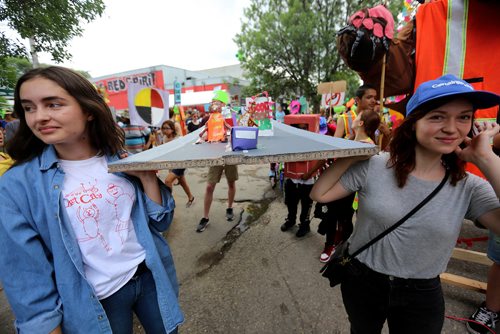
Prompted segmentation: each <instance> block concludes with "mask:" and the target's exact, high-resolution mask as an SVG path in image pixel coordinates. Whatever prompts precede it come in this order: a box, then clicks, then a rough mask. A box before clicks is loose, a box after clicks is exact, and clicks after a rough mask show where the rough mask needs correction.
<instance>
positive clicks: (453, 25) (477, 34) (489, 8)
mask: <svg viewBox="0 0 500 334" xmlns="http://www.w3.org/2000/svg"><path fill="white" fill-rule="evenodd" d="M499 13H500V2H499V1H476V0H435V1H432V2H430V3H426V4H423V5H420V6H419V8H418V11H417V16H416V24H417V41H416V58H415V65H416V66H415V67H416V77H415V89H416V88H417V87H418V86H419V85H420V84H421V83H422V82H425V81H428V80H433V79H436V78H438V77H440V76H442V75H444V74H454V75H456V76H457V77H459V78H462V79H464V80H467V81H468V82H469V83H470V84H471V85H472V86H473V87H474V88H475V89H480V90H488V91H492V92H495V93H497V94H500V80H499V77H500V34H499V33H498V14H499ZM497 112H498V107H493V108H489V109H482V110H478V111H477V112H476V115H475V117H476V120H490V121H495V120H496V117H497Z"/></svg>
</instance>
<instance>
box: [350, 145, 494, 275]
mask: <svg viewBox="0 0 500 334" xmlns="http://www.w3.org/2000/svg"><path fill="white" fill-rule="evenodd" d="M388 159H389V155H388V154H387V153H381V154H379V155H376V156H373V157H371V158H370V159H369V160H366V161H362V162H359V163H356V164H355V165H353V166H352V167H351V168H350V169H349V170H348V171H347V172H346V173H345V174H344V175H343V176H342V177H341V179H340V182H341V184H342V185H343V186H344V188H345V189H347V190H348V191H357V192H358V199H359V208H358V214H357V220H356V224H355V227H354V232H353V234H352V236H351V238H350V247H349V249H350V252H351V253H352V252H354V251H355V250H357V249H359V248H360V247H362V246H363V245H364V244H366V243H367V242H368V241H369V240H371V239H373V238H374V237H375V236H377V235H378V234H379V233H380V232H382V231H383V230H384V229H386V228H387V227H389V226H391V225H393V224H394V223H396V222H397V221H399V220H400V219H401V218H402V217H403V216H405V215H406V214H407V213H408V212H410V211H411V210H412V209H413V208H414V207H415V206H416V205H417V204H418V203H420V202H421V201H422V200H423V199H424V198H425V197H427V195H428V194H430V193H431V192H432V191H433V190H434V188H436V187H437V185H438V184H439V181H437V182H434V181H426V180H421V179H418V178H416V177H414V176H412V175H410V176H409V177H408V181H407V183H406V185H405V186H404V187H403V188H399V187H398V186H397V183H396V178H395V175H394V170H393V169H389V168H387V160H388ZM499 207H500V202H499V200H498V198H497V196H496V195H495V192H494V191H493V188H492V187H491V185H490V184H489V183H488V182H486V181H485V180H483V179H481V178H479V177H477V176H475V175H472V174H468V176H467V177H466V178H465V179H463V180H461V181H460V182H458V183H457V185H456V186H452V185H450V183H447V184H445V186H444V187H443V188H442V189H441V191H440V192H439V193H438V194H437V195H436V196H435V197H434V198H432V199H431V200H430V201H429V202H428V203H427V204H426V205H425V206H424V207H423V208H421V209H420V210H419V211H418V212H417V213H415V214H414V215H413V216H412V217H410V218H409V219H408V220H407V221H406V222H404V223H403V224H402V225H401V226H399V227H398V228H397V229H396V230H394V231H392V232H391V233H389V234H388V235H386V236H385V237H384V238H383V239H381V240H379V241H378V242H377V243H375V244H374V245H372V246H371V247H370V248H368V249H367V250H365V251H364V252H362V253H361V254H359V255H358V256H357V258H358V259H359V260H360V261H361V262H363V263H364V264H366V265H367V266H368V267H370V268H371V269H373V270H375V271H377V272H381V273H384V274H387V275H392V276H396V277H402V278H433V277H436V276H437V275H439V274H441V273H442V272H444V271H445V270H446V265H447V264H448V260H449V259H450V257H451V253H452V251H453V248H454V246H455V244H456V241H457V238H458V236H459V233H460V228H461V226H462V223H463V219H464V218H466V219H470V220H476V219H477V218H478V217H480V216H481V215H482V214H484V213H486V212H488V211H490V210H493V209H496V208H499Z"/></svg>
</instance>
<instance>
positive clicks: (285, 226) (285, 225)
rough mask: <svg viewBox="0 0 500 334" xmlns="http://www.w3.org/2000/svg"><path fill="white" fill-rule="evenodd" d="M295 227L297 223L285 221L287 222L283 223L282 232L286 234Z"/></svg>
mask: <svg viewBox="0 0 500 334" xmlns="http://www.w3.org/2000/svg"><path fill="white" fill-rule="evenodd" d="M293 225H295V222H291V221H289V220H288V219H285V222H284V223H283V225H281V231H283V232H286V231H288V230H289V229H291V228H292V227H293Z"/></svg>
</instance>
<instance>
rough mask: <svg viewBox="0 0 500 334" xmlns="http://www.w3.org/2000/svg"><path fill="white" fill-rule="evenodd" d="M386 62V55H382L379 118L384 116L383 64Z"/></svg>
mask: <svg viewBox="0 0 500 334" xmlns="http://www.w3.org/2000/svg"><path fill="white" fill-rule="evenodd" d="M386 60H387V53H384V57H383V58H382V73H381V75H380V92H379V93H380V117H382V116H383V115H384V86H385V62H386Z"/></svg>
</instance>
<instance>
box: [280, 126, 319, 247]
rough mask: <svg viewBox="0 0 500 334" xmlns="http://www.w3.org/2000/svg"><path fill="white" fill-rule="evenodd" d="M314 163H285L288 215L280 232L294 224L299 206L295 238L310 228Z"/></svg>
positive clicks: (306, 128) (302, 127)
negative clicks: (310, 195) (298, 222)
mask: <svg viewBox="0 0 500 334" xmlns="http://www.w3.org/2000/svg"><path fill="white" fill-rule="evenodd" d="M293 126H295V127H297V128H300V129H303V130H306V131H307V130H308V125H307V124H302V123H301V124H293ZM314 166H315V162H314V161H301V162H285V171H284V173H285V177H286V181H285V204H286V207H287V209H288V215H287V217H286V219H285V222H284V223H283V224H282V225H281V231H283V232H285V231H288V230H290V229H291V228H292V227H293V226H294V225H295V223H296V219H297V207H298V205H299V202H300V204H301V211H300V218H299V219H300V224H299V229H298V230H297V232H296V234H295V235H296V236H297V237H298V238H301V237H303V236H305V235H306V234H307V233H309V231H311V228H310V224H311V221H310V213H311V208H312V204H313V201H312V200H311V198H310V197H309V193H310V192H311V189H312V187H313V185H314V177H315V176H316V171H317V169H316V170H313V168H314Z"/></svg>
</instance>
